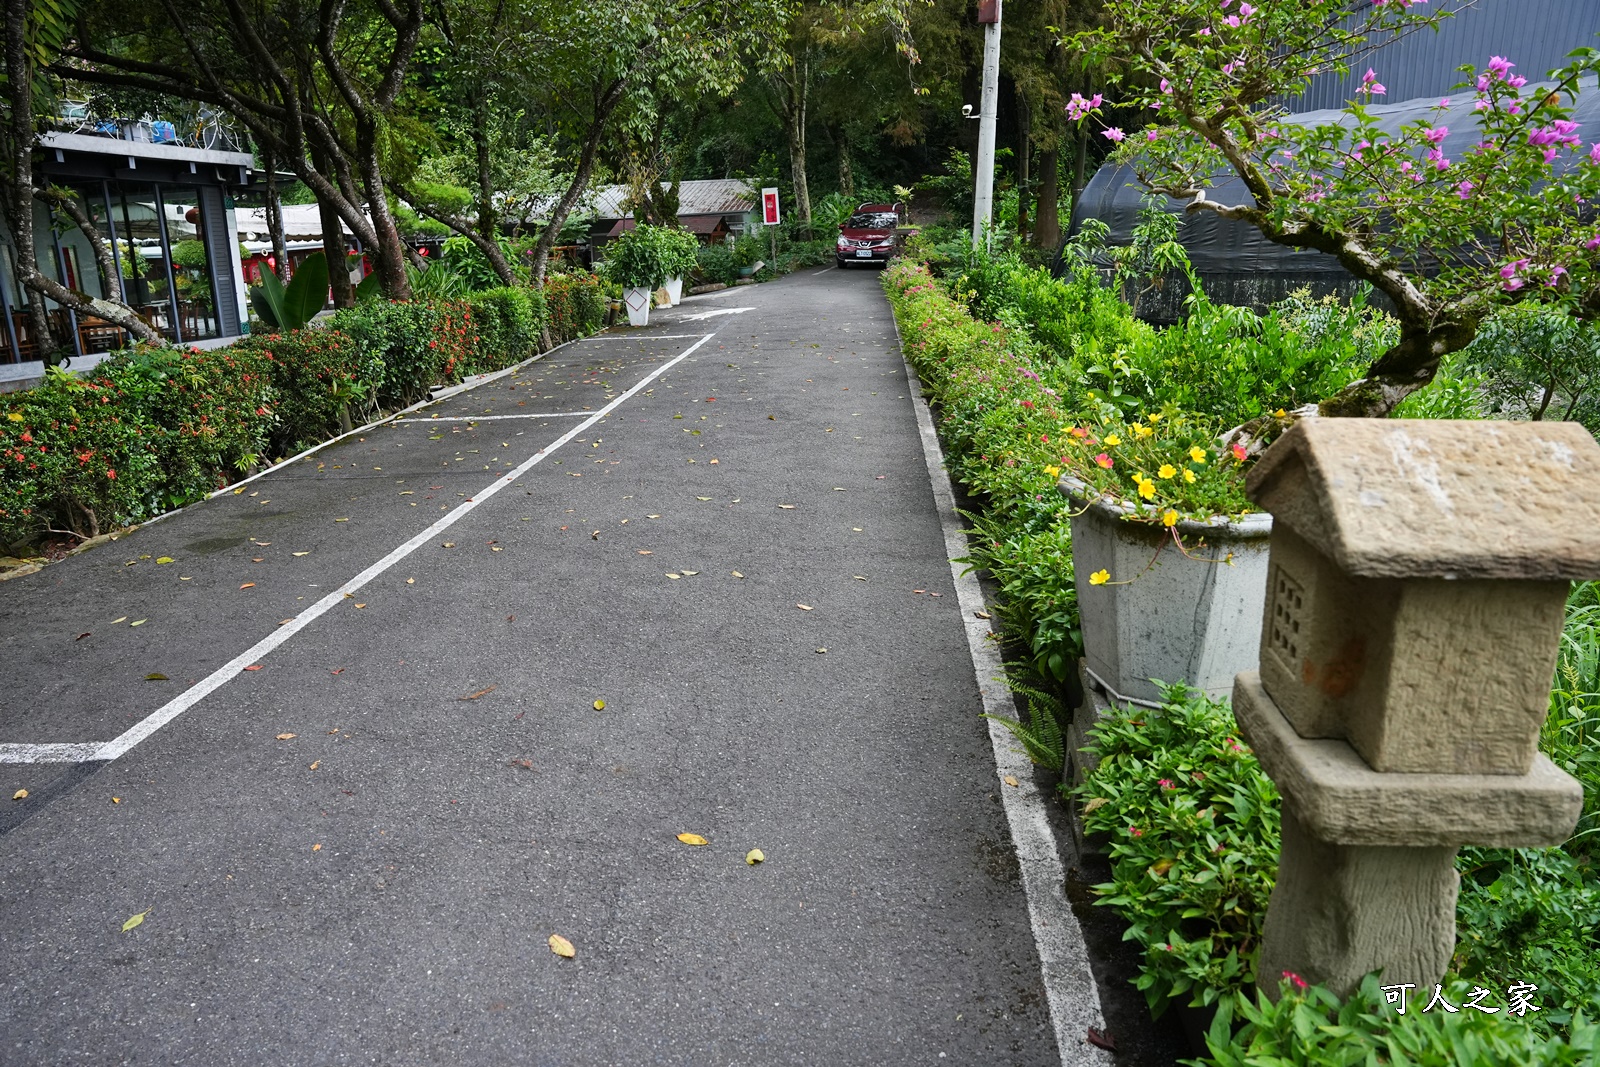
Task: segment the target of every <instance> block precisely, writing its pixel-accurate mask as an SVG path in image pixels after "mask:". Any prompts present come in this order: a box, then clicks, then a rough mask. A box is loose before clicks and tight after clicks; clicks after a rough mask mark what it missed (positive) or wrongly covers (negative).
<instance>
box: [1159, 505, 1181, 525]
mask: <svg viewBox="0 0 1600 1067" xmlns="http://www.w3.org/2000/svg"><path fill="white" fill-rule="evenodd" d="M1161 525H1163V526H1176V525H1178V513H1177V512H1176V511H1173V510H1172V509H1171V508H1168V509H1167V510H1166V511H1163V512H1162V513H1161Z"/></svg>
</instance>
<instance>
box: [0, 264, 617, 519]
mask: <svg viewBox="0 0 1600 1067" xmlns="http://www.w3.org/2000/svg"><path fill="white" fill-rule="evenodd" d="M558 277H561V278H563V279H568V280H563V281H561V282H557V283H556V285H555V286H553V287H547V288H546V290H545V291H544V292H540V291H537V290H532V289H526V288H507V289H490V290H486V291H483V292H479V293H472V294H469V295H468V296H467V297H465V298H464V299H462V300H435V301H412V302H404V303H399V302H391V301H373V302H368V303H362V304H358V305H356V306H354V307H350V308H345V309H343V310H340V311H338V312H336V313H334V315H333V316H332V317H331V319H330V321H329V322H328V323H327V324H326V327H325V328H324V327H322V326H319V327H314V328H309V329H305V330H292V331H288V332H284V333H270V334H258V335H255V336H251V337H247V338H244V339H243V340H241V341H240V342H238V343H236V344H233V345H229V346H228V347H226V348H217V349H211V350H207V351H202V350H199V349H193V348H188V349H176V348H148V347H142V348H138V349H134V350H131V351H129V352H126V353H121V354H118V355H115V356H113V357H111V358H109V359H107V360H106V361H104V362H103V363H101V364H100V365H99V366H97V367H96V368H95V369H94V370H93V372H92V373H90V374H89V375H87V376H85V377H78V376H76V375H71V374H66V373H61V372H56V373H51V374H50V375H49V376H48V377H47V379H46V381H45V382H44V384H43V385H41V386H40V387H39V388H37V389H32V390H28V391H26V392H21V393H13V394H7V395H5V396H3V397H0V416H3V417H0V545H9V544H16V543H22V542H25V541H27V540H28V539H29V538H31V537H33V536H35V535H37V534H39V533H41V532H43V531H45V530H49V529H54V530H64V531H70V532H73V533H77V534H80V535H83V536H92V535H94V534H96V533H100V532H103V531H106V530H111V529H115V528H117V527H121V526H126V525H128V524H129V523H135V522H142V521H144V520H145V519H148V518H150V517H152V516H154V515H157V514H160V513H161V512H163V511H167V510H169V509H171V508H173V507H178V506H181V505H183V504H185V503H188V502H190V501H193V500H197V499H200V498H201V497H203V496H205V495H206V494H207V493H210V492H212V491H214V490H216V489H218V488H220V487H222V486H224V485H226V484H228V483H229V482H230V481H231V480H233V479H234V478H235V477H237V476H238V474H239V473H240V472H242V471H245V470H248V469H250V468H252V467H254V466H256V465H257V464H259V463H260V462H262V461H263V459H264V458H265V457H268V456H285V455H290V454H292V453H294V452H296V451H298V450H300V449H302V448H305V447H307V446H310V445H314V444H315V443H317V442H318V441H321V440H324V439H326V438H327V437H329V436H331V435H333V434H335V433H337V432H338V430H339V427H340V424H341V415H345V414H348V415H349V416H350V417H351V418H352V419H353V420H354V421H358V422H359V421H362V420H363V419H364V418H365V417H366V416H367V415H370V414H372V413H373V412H375V411H376V409H377V408H378V407H379V406H380V405H381V406H382V407H385V408H390V409H392V408H397V407H402V406H405V405H408V404H412V403H415V402H417V401H419V400H422V399H425V398H426V397H427V396H428V393H429V391H430V390H431V389H432V388H433V387H434V386H436V385H441V384H448V383H451V382H457V381H460V380H461V377H462V375H464V374H470V373H481V372H484V371H491V370H498V369H500V368H503V367H507V366H510V365H512V364H514V363H517V362H520V361H522V360H524V359H527V358H528V357H530V356H532V355H534V354H535V353H537V352H538V350H539V344H540V336H541V333H542V331H543V330H544V328H545V326H546V324H547V323H551V322H552V316H551V315H550V313H549V310H548V305H547V300H546V295H547V294H548V293H550V292H552V291H554V292H555V293H556V294H557V298H556V300H555V301H552V302H551V303H555V304H557V305H558V306H559V309H560V313H561V315H562V316H563V321H562V322H561V323H559V324H555V323H552V325H556V328H557V329H558V330H560V329H566V330H569V331H571V333H572V335H573V336H581V335H582V334H584V333H589V332H593V330H594V329H596V328H598V326H599V324H600V321H601V319H602V317H603V314H604V305H603V303H602V302H601V300H600V297H599V295H598V286H597V283H596V282H595V280H594V278H593V276H592V275H583V276H571V275H563V276H558Z"/></svg>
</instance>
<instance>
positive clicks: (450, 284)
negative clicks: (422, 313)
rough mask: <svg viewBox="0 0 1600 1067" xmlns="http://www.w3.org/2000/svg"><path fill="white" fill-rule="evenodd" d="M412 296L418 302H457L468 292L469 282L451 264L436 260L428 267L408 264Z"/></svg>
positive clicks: (407, 270)
mask: <svg viewBox="0 0 1600 1067" xmlns="http://www.w3.org/2000/svg"><path fill="white" fill-rule="evenodd" d="M406 278H407V279H408V280H409V281H410V282H411V295H412V296H414V297H416V298H417V299H418V300H456V299H459V298H460V296H461V294H463V293H465V292H466V291H467V280H466V279H465V278H463V277H462V276H461V273H460V272H459V271H457V270H456V269H455V268H454V267H452V266H450V264H448V263H446V262H444V261H443V260H440V259H436V260H434V261H433V262H431V263H429V264H428V265H427V266H426V267H418V266H416V265H415V264H412V263H407V264H406Z"/></svg>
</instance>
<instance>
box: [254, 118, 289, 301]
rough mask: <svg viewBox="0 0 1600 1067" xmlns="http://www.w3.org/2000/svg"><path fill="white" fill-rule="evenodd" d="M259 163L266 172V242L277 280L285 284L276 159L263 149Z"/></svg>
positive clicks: (286, 260) (286, 272)
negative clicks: (275, 268) (269, 249)
mask: <svg viewBox="0 0 1600 1067" xmlns="http://www.w3.org/2000/svg"><path fill="white" fill-rule="evenodd" d="M261 162H262V164H263V165H264V166H265V168H266V172H267V194H266V198H265V199H266V207H265V209H264V210H263V214H265V215H266V218H267V241H268V243H270V244H271V245H272V261H273V262H274V263H276V264H277V265H278V266H277V272H278V280H279V281H282V282H285V283H287V282H288V281H289V278H290V270H289V249H288V246H287V245H286V244H285V243H284V239H283V204H282V202H280V201H279V199H278V158H277V156H276V155H275V154H274V153H273V152H272V151H271V150H270V149H263V150H262V153H261Z"/></svg>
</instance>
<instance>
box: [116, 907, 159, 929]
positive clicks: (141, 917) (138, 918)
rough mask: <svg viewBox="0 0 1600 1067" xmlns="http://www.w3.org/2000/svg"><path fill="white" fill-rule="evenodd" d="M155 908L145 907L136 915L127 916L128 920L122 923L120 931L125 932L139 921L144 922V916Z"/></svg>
mask: <svg viewBox="0 0 1600 1067" xmlns="http://www.w3.org/2000/svg"><path fill="white" fill-rule="evenodd" d="M155 910H156V909H154V908H146V909H145V910H144V911H141V912H140V913H139V914H137V915H132V916H129V917H128V921H127V922H125V923H123V924H122V932H123V933H127V932H128V931H129V930H132V929H133V928H134V927H135V926H138V925H139V924H140V923H142V922H144V917H145V916H146V915H149V914H150V913H151V912H152V911H155Z"/></svg>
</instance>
